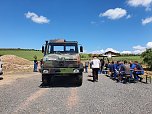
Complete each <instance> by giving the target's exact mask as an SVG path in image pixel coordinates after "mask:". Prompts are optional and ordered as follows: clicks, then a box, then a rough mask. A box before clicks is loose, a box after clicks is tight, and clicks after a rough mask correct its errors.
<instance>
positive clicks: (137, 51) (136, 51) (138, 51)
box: [132, 50, 144, 54]
mask: <svg viewBox="0 0 152 114" xmlns="http://www.w3.org/2000/svg"><path fill="white" fill-rule="evenodd" d="M142 52H144V51H141V50H134V51H133V52H132V53H133V54H141V53H142Z"/></svg>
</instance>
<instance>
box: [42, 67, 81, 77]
mask: <svg viewBox="0 0 152 114" xmlns="http://www.w3.org/2000/svg"><path fill="white" fill-rule="evenodd" d="M82 72H83V69H82V68H42V70H41V73H42V75H58V76H68V75H76V74H82Z"/></svg>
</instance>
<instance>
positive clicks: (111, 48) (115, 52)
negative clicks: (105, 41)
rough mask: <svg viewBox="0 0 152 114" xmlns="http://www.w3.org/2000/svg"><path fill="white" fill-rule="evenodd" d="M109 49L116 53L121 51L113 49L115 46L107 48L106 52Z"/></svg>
mask: <svg viewBox="0 0 152 114" xmlns="http://www.w3.org/2000/svg"><path fill="white" fill-rule="evenodd" d="M107 51H112V52H115V53H119V51H117V50H115V49H113V48H107V49H106V50H105V52H107Z"/></svg>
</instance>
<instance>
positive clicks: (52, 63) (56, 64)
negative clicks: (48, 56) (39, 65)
mask: <svg viewBox="0 0 152 114" xmlns="http://www.w3.org/2000/svg"><path fill="white" fill-rule="evenodd" d="M44 67H55V68H65V67H71V68H74V67H78V63H77V61H46V62H45V64H44Z"/></svg>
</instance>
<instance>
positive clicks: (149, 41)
mask: <svg viewBox="0 0 152 114" xmlns="http://www.w3.org/2000/svg"><path fill="white" fill-rule="evenodd" d="M151 8H152V0H108V1H105V0H24V1H21V0H1V1H0V42H1V43H0V48H29V49H31V48H32V49H40V48H41V46H42V45H43V44H44V42H45V40H49V39H54V38H64V39H66V40H77V41H78V42H79V43H80V44H82V45H83V47H84V50H85V52H87V53H89V52H93V53H103V52H105V51H107V50H113V51H118V52H121V53H141V52H142V51H144V50H145V48H152V9H151Z"/></svg>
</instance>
